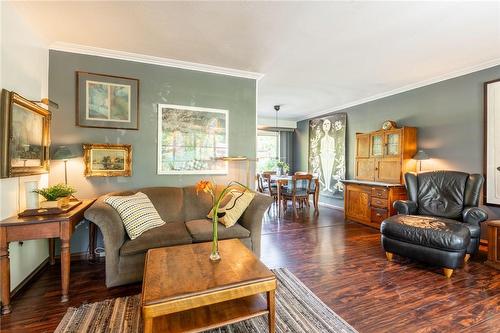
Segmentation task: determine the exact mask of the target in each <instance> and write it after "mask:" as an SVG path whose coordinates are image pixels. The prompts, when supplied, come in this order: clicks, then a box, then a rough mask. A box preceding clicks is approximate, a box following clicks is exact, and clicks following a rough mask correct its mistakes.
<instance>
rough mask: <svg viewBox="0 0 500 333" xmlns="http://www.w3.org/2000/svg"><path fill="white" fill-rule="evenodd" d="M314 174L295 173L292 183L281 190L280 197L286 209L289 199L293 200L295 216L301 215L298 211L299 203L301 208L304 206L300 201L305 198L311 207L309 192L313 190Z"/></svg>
mask: <svg viewBox="0 0 500 333" xmlns="http://www.w3.org/2000/svg"><path fill="white" fill-rule="evenodd" d="M312 179H313V176H312V175H311V174H305V175H294V176H292V179H291V181H290V183H291V185H289V186H288V187H285V188H283V190H282V191H281V192H280V197H281V199H282V200H283V208H284V209H285V210H286V208H287V204H288V200H290V201H292V208H293V214H294V216H295V217H299V215H298V213H297V209H298V208H299V207H297V204H299V206H300V208H302V207H303V205H301V204H300V203H301V202H303V201H304V200H306V201H307V207H309V202H308V201H309V200H308V198H309V194H310V192H311V184H312V182H313V181H312Z"/></svg>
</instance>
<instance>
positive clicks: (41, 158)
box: [0, 89, 51, 178]
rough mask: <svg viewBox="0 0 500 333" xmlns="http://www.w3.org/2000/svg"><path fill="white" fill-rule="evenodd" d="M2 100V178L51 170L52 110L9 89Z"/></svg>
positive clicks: (0, 130)
mask: <svg viewBox="0 0 500 333" xmlns="http://www.w3.org/2000/svg"><path fill="white" fill-rule="evenodd" d="M1 103H2V105H1V112H0V115H1V116H0V137H1V138H0V160H1V163H0V178H8V177H20V176H29V175H39V174H42V173H47V172H49V145H50V118H51V113H50V111H48V110H47V109H44V108H43V107H41V106H40V105H38V104H36V103H33V102H31V101H29V100H27V99H26V98H24V97H22V96H20V95H18V94H17V93H15V92H11V91H8V90H5V89H3V90H2V96H1Z"/></svg>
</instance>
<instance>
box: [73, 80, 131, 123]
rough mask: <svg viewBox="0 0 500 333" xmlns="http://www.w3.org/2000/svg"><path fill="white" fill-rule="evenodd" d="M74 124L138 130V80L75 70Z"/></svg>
mask: <svg viewBox="0 0 500 333" xmlns="http://www.w3.org/2000/svg"><path fill="white" fill-rule="evenodd" d="M76 86H77V102H76V110H77V112H76V124H77V125H78V126H82V127H99V128H117V129H133V130H137V129H139V80H137V79H132V78H126V77H119V76H112V75H104V74H95V73H87V72H76Z"/></svg>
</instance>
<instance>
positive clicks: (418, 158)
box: [412, 150, 430, 161]
mask: <svg viewBox="0 0 500 333" xmlns="http://www.w3.org/2000/svg"><path fill="white" fill-rule="evenodd" d="M412 158H413V159H414V160H416V161H423V160H428V159H429V158H430V157H429V155H427V153H426V152H425V151H423V150H419V151H417V153H416V154H415V155H413V157H412Z"/></svg>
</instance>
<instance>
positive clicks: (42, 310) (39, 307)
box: [0, 208, 500, 333]
mask: <svg viewBox="0 0 500 333" xmlns="http://www.w3.org/2000/svg"><path fill="white" fill-rule="evenodd" d="M262 260H263V261H264V263H266V264H267V265H268V266H269V267H271V268H276V267H287V268H288V269H290V270H291V271H292V272H293V273H294V274H295V275H296V276H297V277H298V278H299V279H300V280H302V281H303V282H304V283H305V284H306V285H307V286H308V287H309V288H310V289H311V290H312V291H313V292H314V293H315V294H316V295H318V297H319V298H321V299H322V300H323V301H324V302H325V303H326V304H327V305H328V306H329V307H331V308H332V309H333V310H334V311H335V312H336V313H338V314H339V315H340V316H342V318H344V319H345V320H346V321H347V322H349V323H350V324H351V325H352V326H354V327H355V328H356V329H357V330H358V331H359V332H362V333H363V332H500V272H499V271H496V270H494V269H492V268H489V267H487V266H485V265H483V261H484V260H485V253H484V252H483V253H480V255H479V256H477V257H476V258H472V260H471V261H470V262H469V263H468V264H466V265H465V267H463V268H462V269H459V270H457V271H456V272H455V273H454V275H453V277H452V278H451V279H446V278H445V277H444V276H443V275H442V274H441V270H440V269H439V268H432V267H427V266H424V265H421V264H418V263H415V262H411V261H409V260H407V259H404V258H400V257H395V261H394V262H392V263H390V262H388V261H386V259H385V256H384V252H383V251H382V249H381V246H380V236H379V233H378V231H377V230H375V229H371V228H369V227H365V226H362V225H360V224H357V223H353V222H344V219H343V212H342V211H339V210H333V209H329V208H321V211H320V215H319V216H318V217H315V216H314V214H313V211H312V209H311V211H310V212H307V211H306V212H304V213H303V214H301V215H300V218H299V219H293V218H292V214H291V210H290V209H289V210H288V212H287V214H286V215H285V217H283V218H282V219H281V220H277V219H275V218H274V217H271V216H269V215H266V217H265V221H264V225H263V236H262ZM59 269H60V266H59V265H58V264H56V265H55V266H48V267H47V268H46V269H45V270H44V271H43V272H42V273H41V274H40V275H39V276H38V277H37V278H36V280H35V281H33V283H31V285H30V286H28V287H27V288H25V289H24V290H22V291H21V292H20V294H19V295H17V296H16V297H15V298H14V299H13V300H12V308H13V312H12V313H11V314H9V315H5V316H1V318H0V320H1V324H0V325H1V331H2V332H51V331H53V330H54V329H55V328H56V327H57V324H58V323H59V321H60V320H61V319H62V317H63V315H64V313H65V312H66V309H67V308H68V307H70V306H72V307H77V306H79V305H81V304H82V303H89V302H95V301H100V300H104V299H107V298H112V297H118V296H126V295H133V294H136V293H139V292H140V287H141V286H140V284H134V285H129V286H123V287H117V288H111V289H107V288H106V287H105V285H104V274H105V272H104V264H103V263H97V264H89V263H88V262H86V261H81V262H73V263H72V266H71V284H70V301H69V302H68V303H60V302H59V299H60V289H59V286H60V278H59Z"/></svg>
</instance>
